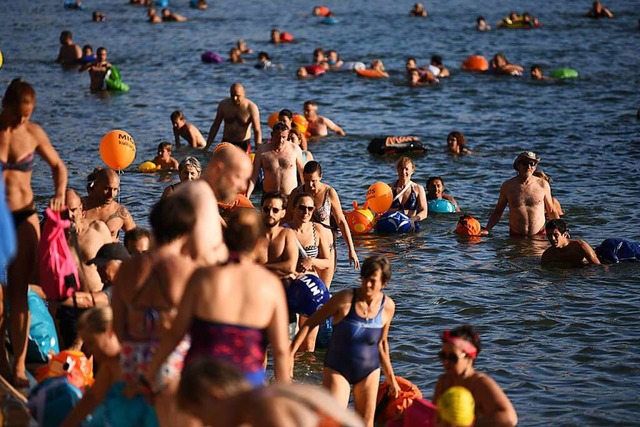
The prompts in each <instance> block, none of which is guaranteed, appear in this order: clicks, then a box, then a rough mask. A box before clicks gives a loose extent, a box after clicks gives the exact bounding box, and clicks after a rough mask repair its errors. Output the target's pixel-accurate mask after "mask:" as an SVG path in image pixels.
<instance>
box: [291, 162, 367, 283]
mask: <svg viewBox="0 0 640 427" xmlns="http://www.w3.org/2000/svg"><path fill="white" fill-rule="evenodd" d="M302 173H303V177H304V184H303V185H301V186H300V187H298V188H296V189H295V190H293V192H292V193H291V195H290V196H289V197H290V199H291V198H295V197H296V195H298V194H302V193H306V194H308V195H310V196H311V197H312V199H313V206H314V207H315V210H314V212H313V215H312V217H311V218H312V220H313V221H315V222H317V223H319V224H322V225H323V226H324V228H326V229H330V225H329V224H330V220H331V217H333V219H334V220H335V222H336V223H337V224H338V227H339V228H340V232H341V233H342V235H343V236H344V240H345V242H346V243H347V247H348V248H349V262H350V263H353V265H354V267H355V268H356V269H357V268H360V261H359V260H358V254H356V248H355V246H354V245H353V238H352V237H351V232H350V231H349V225H348V224H347V219H346V218H345V216H344V213H343V212H342V206H341V204H340V197H339V196H338V192H337V191H336V190H335V189H334V188H333V187H331V186H330V185H327V184H324V183H322V182H321V180H322V166H320V163H318V162H316V161H310V162H308V163H307V164H306V165H305V166H304V170H303V172H302ZM292 215H293V212H291V213H289V212H287V216H288V217H292ZM332 234H333V236H332V239H331V242H330V243H329V251H330V252H331V254H330V256H329V258H330V259H331V260H332V262H331V265H330V266H329V268H327V269H325V270H322V271H320V272H318V276H319V277H320V278H321V279H322V281H323V282H324V284H325V285H327V289H329V288H330V287H331V282H332V281H333V275H334V274H335V271H336V265H337V263H338V256H337V252H336V247H335V244H336V237H337V236H336V233H335V231H334V232H332Z"/></svg>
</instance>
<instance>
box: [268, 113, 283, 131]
mask: <svg viewBox="0 0 640 427" xmlns="http://www.w3.org/2000/svg"><path fill="white" fill-rule="evenodd" d="M278 117H280V113H271V114H269V118H268V119H267V124H268V125H269V127H270V128H271V129H273V127H274V126H275V125H276V123H278Z"/></svg>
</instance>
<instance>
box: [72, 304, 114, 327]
mask: <svg viewBox="0 0 640 427" xmlns="http://www.w3.org/2000/svg"><path fill="white" fill-rule="evenodd" d="M112 327H113V310H111V307H109V306H106V307H93V308H90V309H89V310H87V311H85V312H84V313H82V315H81V316H80V318H79V319H78V329H85V330H86V331H87V332H89V333H91V334H100V333H105V332H107V331H109V330H111V328H112Z"/></svg>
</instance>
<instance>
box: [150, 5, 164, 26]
mask: <svg viewBox="0 0 640 427" xmlns="http://www.w3.org/2000/svg"><path fill="white" fill-rule="evenodd" d="M147 20H148V21H149V23H151V24H159V23H161V22H162V18H161V17H160V15H158V11H157V10H156V8H155V7H150V8H149V9H147Z"/></svg>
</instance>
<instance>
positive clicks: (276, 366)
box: [267, 277, 291, 383]
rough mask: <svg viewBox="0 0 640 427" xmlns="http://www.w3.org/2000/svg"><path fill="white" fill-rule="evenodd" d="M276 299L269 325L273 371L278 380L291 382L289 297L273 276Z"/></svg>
mask: <svg viewBox="0 0 640 427" xmlns="http://www.w3.org/2000/svg"><path fill="white" fill-rule="evenodd" d="M271 288H272V291H273V296H274V299H275V306H274V310H273V316H272V318H271V321H270V322H269V326H268V327H267V335H268V336H269V343H270V344H271V353H272V354H273V371H274V373H275V376H276V381H277V382H281V383H282V382H291V376H290V372H291V366H289V365H290V360H291V359H290V358H289V318H288V316H287V313H288V310H287V298H286V296H285V295H284V289H283V287H282V284H281V283H280V281H279V280H277V279H276V278H275V277H274V278H273V284H272V286H271Z"/></svg>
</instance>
